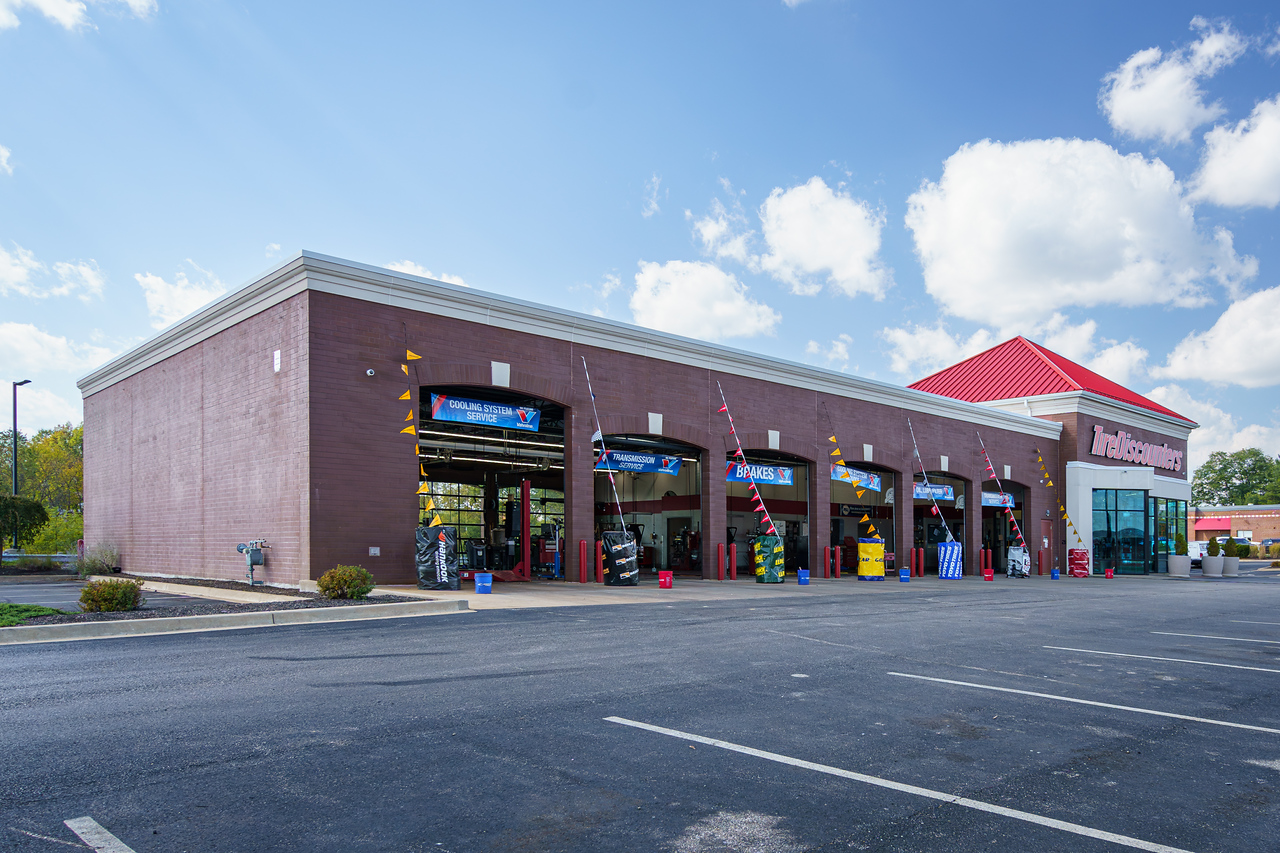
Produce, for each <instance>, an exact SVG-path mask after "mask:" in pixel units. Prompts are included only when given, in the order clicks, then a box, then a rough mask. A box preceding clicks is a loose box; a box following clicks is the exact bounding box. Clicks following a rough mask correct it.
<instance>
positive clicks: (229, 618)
mask: <svg viewBox="0 0 1280 853" xmlns="http://www.w3.org/2000/svg"><path fill="white" fill-rule="evenodd" d="M466 612H470V611H469V608H468V607H467V602H466V600H465V599H456V600H453V601H404V602H395V603H392V604H357V605H352V606H349V607H316V608H311V609H303V610H264V611H260V612H257V613H218V614H213V615H209V616H165V617H160V618H156V619H123V620H120V621H119V622H71V623H64V624H61V625H19V626H17V627H13V628H0V646H3V645H19V644H26V643H61V642H68V641H71V640H99V639H105V638H108V637H144V636H149V635H154V634H190V633H196V632H200V631H229V630H235V629H237V628H267V627H270V626H272V625H307V624H315V623H321V622H359V621H366V620H372V619H400V618H404V617H406V616H432V615H436V614H443V613H466Z"/></svg>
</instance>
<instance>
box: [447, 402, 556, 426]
mask: <svg viewBox="0 0 1280 853" xmlns="http://www.w3.org/2000/svg"><path fill="white" fill-rule="evenodd" d="M541 415H542V412H540V411H539V410H538V409H531V408H526V407H525V406H508V405H506V404H505V403H486V402H485V401H483V400H468V399H467V398H466V397H450V396H448V395H447V394H432V395H431V418H432V420H437V421H461V422H462V423H464V424H478V425H480V426H491V427H501V428H503V429H522V430H526V431H528V432H537V431H538V418H539V417H541Z"/></svg>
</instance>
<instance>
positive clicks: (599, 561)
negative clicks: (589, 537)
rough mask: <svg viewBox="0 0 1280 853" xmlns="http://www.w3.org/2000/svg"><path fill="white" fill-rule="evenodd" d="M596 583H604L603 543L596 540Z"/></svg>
mask: <svg viewBox="0 0 1280 853" xmlns="http://www.w3.org/2000/svg"><path fill="white" fill-rule="evenodd" d="M596 583H604V543H603V542H600V541H597V542H596Z"/></svg>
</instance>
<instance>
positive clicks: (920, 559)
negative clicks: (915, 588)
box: [916, 548, 924, 577]
mask: <svg viewBox="0 0 1280 853" xmlns="http://www.w3.org/2000/svg"><path fill="white" fill-rule="evenodd" d="M916 553H917V554H919V557H917V558H916V565H918V566H919V567H920V577H924V549H923V548H917V549H916Z"/></svg>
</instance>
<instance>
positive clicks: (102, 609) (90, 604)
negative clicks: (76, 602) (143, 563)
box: [80, 578, 146, 613]
mask: <svg viewBox="0 0 1280 853" xmlns="http://www.w3.org/2000/svg"><path fill="white" fill-rule="evenodd" d="M145 601H146V599H145V598H143V597H142V581H140V580H123V579H122V580H116V579H114V578H113V579H111V580H105V581H89V582H88V583H87V584H85V585H84V589H82V590H80V609H81V610H83V611H84V612H85V613H118V612H120V611H123V610H137V609H138V608H139V607H141V606H142V604H143V603H144V602H145Z"/></svg>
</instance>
